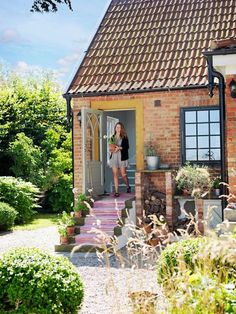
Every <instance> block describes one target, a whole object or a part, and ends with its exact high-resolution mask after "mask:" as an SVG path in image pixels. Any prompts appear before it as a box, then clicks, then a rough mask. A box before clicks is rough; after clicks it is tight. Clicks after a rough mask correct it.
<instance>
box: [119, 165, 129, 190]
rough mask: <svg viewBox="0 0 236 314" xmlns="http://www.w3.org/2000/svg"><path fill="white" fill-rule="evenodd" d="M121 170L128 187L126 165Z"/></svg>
mask: <svg viewBox="0 0 236 314" xmlns="http://www.w3.org/2000/svg"><path fill="white" fill-rule="evenodd" d="M120 172H121V176H122V179H123V181H124V183H125V185H126V187H127V189H128V187H129V179H128V177H127V174H126V167H121V168H120Z"/></svg>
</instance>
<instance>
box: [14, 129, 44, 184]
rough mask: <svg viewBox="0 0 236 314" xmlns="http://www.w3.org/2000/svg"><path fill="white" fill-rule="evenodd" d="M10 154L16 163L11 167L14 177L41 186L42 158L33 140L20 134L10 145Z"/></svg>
mask: <svg viewBox="0 0 236 314" xmlns="http://www.w3.org/2000/svg"><path fill="white" fill-rule="evenodd" d="M9 154H10V156H11V157H12V159H13V161H14V164H13V166H12V167H11V170H12V172H13V173H14V175H15V176H16V177H21V178H23V179H25V180H27V181H30V182H32V183H33V184H36V185H38V186H41V184H40V179H41V176H40V170H41V169H42V161H41V157H42V156H41V152H40V149H39V147H37V146H36V145H35V146H34V145H33V141H32V139H30V138H28V137H27V136H26V135H25V134H24V133H18V134H17V135H16V139H15V141H14V142H12V143H11V144H10V148H9ZM41 171H42V170H41Z"/></svg>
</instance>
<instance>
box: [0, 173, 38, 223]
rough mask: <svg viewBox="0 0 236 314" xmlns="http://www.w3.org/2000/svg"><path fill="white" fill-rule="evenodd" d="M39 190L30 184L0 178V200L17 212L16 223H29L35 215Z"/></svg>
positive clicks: (8, 178)
mask: <svg viewBox="0 0 236 314" xmlns="http://www.w3.org/2000/svg"><path fill="white" fill-rule="evenodd" d="M38 193H39V189H38V188H37V187H36V186H34V185H33V184H32V183H30V182H25V181H23V180H22V179H17V178H14V177H0V199H1V201H2V202H5V203H8V204H9V205H10V206H12V207H13V208H15V210H16V211H17V212H18V215H17V217H16V223H25V222H27V221H30V220H31V219H32V218H33V216H34V214H35V213H36V212H35V211H34V210H33V209H34V208H36V207H37V195H38Z"/></svg>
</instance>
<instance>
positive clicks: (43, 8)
mask: <svg viewBox="0 0 236 314" xmlns="http://www.w3.org/2000/svg"><path fill="white" fill-rule="evenodd" d="M58 4H66V5H67V6H68V7H69V9H70V10H71V11H73V10H72V6H71V0H35V1H34V2H33V5H32V8H31V10H30V11H31V12H41V13H43V12H56V11H58V7H57V6H58Z"/></svg>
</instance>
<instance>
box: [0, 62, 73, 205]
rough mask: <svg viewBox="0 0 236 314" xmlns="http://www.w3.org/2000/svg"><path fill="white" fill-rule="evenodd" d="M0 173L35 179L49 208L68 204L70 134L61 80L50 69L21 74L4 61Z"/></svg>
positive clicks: (0, 100)
mask: <svg viewBox="0 0 236 314" xmlns="http://www.w3.org/2000/svg"><path fill="white" fill-rule="evenodd" d="M0 108H1V110H0V165H1V167H0V176H1V175H2V176H9V175H14V176H16V177H20V178H23V179H26V180H27V181H30V182H31V183H33V184H35V185H37V186H38V187H39V188H40V189H41V191H42V192H43V193H44V195H45V196H46V199H45V204H46V206H47V210H53V211H63V210H66V209H67V210H69V209H70V206H71V203H72V200H73V193H72V152H71V146H72V138H71V132H70V133H69V132H68V130H67V121H66V106H65V101H64V99H63V98H62V91H61V90H60V89H59V86H58V85H57V84H56V83H55V82H54V81H53V79H52V78H51V77H50V76H49V75H48V74H46V75H40V76H38V75H36V74H35V75H34V77H32V76H31V77H28V78H24V79H23V78H21V77H19V76H17V75H16V74H14V73H10V72H9V73H7V72H6V71H5V69H4V68H2V69H1V65H0Z"/></svg>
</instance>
